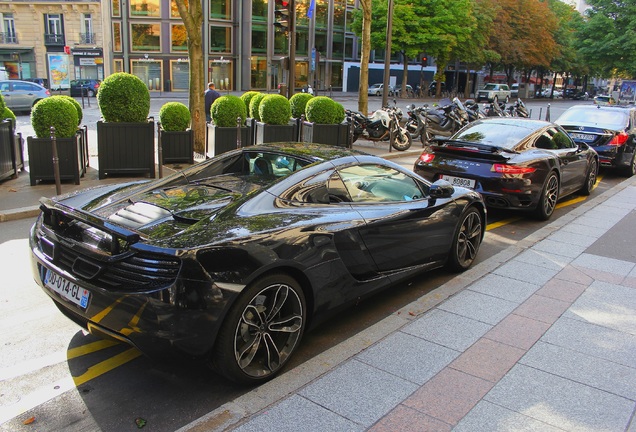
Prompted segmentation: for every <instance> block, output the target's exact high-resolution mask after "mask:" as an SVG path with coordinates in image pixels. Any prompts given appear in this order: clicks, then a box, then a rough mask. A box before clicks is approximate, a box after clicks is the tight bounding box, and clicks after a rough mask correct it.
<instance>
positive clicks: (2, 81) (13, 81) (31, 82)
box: [0, 79, 46, 90]
mask: <svg viewBox="0 0 636 432" xmlns="http://www.w3.org/2000/svg"><path fill="white" fill-rule="evenodd" d="M0 83H24V84H31V85H36V86H38V87H42V86H41V85H40V84H38V83H36V82H33V81H25V80H15V79H8V80H1V81H0ZM42 90H46V89H45V88H44V87H42Z"/></svg>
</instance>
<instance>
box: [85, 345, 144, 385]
mask: <svg viewBox="0 0 636 432" xmlns="http://www.w3.org/2000/svg"><path fill="white" fill-rule="evenodd" d="M139 356H141V352H140V351H139V350H137V349H135V348H130V349H128V350H126V351H124V352H122V353H120V354H117V355H116V356H113V357H111V358H109V359H106V360H104V361H102V362H99V363H97V364H96V365H94V366H91V367H89V368H88V370H87V371H86V372H85V373H83V374H82V375H80V376H78V377H73V381H74V382H75V385H76V386H80V385H82V384H84V383H86V382H88V381H90V380H92V379H95V378H97V377H98V376H100V375H103V374H105V373H106V372H110V371H111V370H113V369H115V368H118V367H119V366H121V365H123V364H125V363H128V362H129V361H131V360H134V359H136V358H137V357H139Z"/></svg>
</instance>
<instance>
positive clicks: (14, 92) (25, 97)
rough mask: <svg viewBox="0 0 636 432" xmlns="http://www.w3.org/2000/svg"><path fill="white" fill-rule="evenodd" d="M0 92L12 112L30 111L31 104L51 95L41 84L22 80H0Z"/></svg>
mask: <svg viewBox="0 0 636 432" xmlns="http://www.w3.org/2000/svg"><path fill="white" fill-rule="evenodd" d="M0 92H2V96H3V97H4V101H5V102H6V104H7V107H9V109H10V110H11V111H13V112H18V111H31V108H33V105H35V104H36V103H38V102H39V101H40V100H42V99H44V98H47V97H49V96H51V92H50V91H49V90H48V89H45V88H44V87H42V86H41V85H39V84H35V83H32V82H28V81H22V80H6V81H0Z"/></svg>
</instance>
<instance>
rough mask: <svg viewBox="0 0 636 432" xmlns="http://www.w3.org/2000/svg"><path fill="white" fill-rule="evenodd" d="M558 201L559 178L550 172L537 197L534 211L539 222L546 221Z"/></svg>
mask: <svg viewBox="0 0 636 432" xmlns="http://www.w3.org/2000/svg"><path fill="white" fill-rule="evenodd" d="M558 200H559V178H558V177H557V175H556V173H555V172H554V171H552V172H551V173H550V174H548V178H547V179H546V181H545V183H544V184H543V189H542V190H541V196H540V197H539V203H538V204H537V208H536V209H535V210H534V211H535V216H536V217H537V219H539V220H543V221H545V220H548V219H550V217H551V216H552V213H554V209H555V208H556V203H557V201H558Z"/></svg>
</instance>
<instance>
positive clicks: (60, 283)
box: [44, 269, 90, 309]
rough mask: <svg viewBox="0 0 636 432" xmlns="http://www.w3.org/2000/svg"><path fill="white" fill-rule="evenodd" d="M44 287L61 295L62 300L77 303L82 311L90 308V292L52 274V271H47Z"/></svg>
mask: <svg viewBox="0 0 636 432" xmlns="http://www.w3.org/2000/svg"><path fill="white" fill-rule="evenodd" d="M44 285H45V286H47V287H48V288H50V289H52V290H53V291H55V292H56V293H58V294H59V295H61V296H62V298H64V299H66V300H68V301H70V302H72V303H75V304H76V305H78V306H79V307H81V308H82V309H86V308H87V307H88V299H89V298H90V293H89V292H88V290H87V289H86V288H82V287H80V286H79V285H77V284H75V283H73V282H71V281H68V280H66V279H64V278H63V277H62V276H60V275H59V274H57V273H55V272H52V271H51V270H48V269H47V270H46V275H45V276H44Z"/></svg>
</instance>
